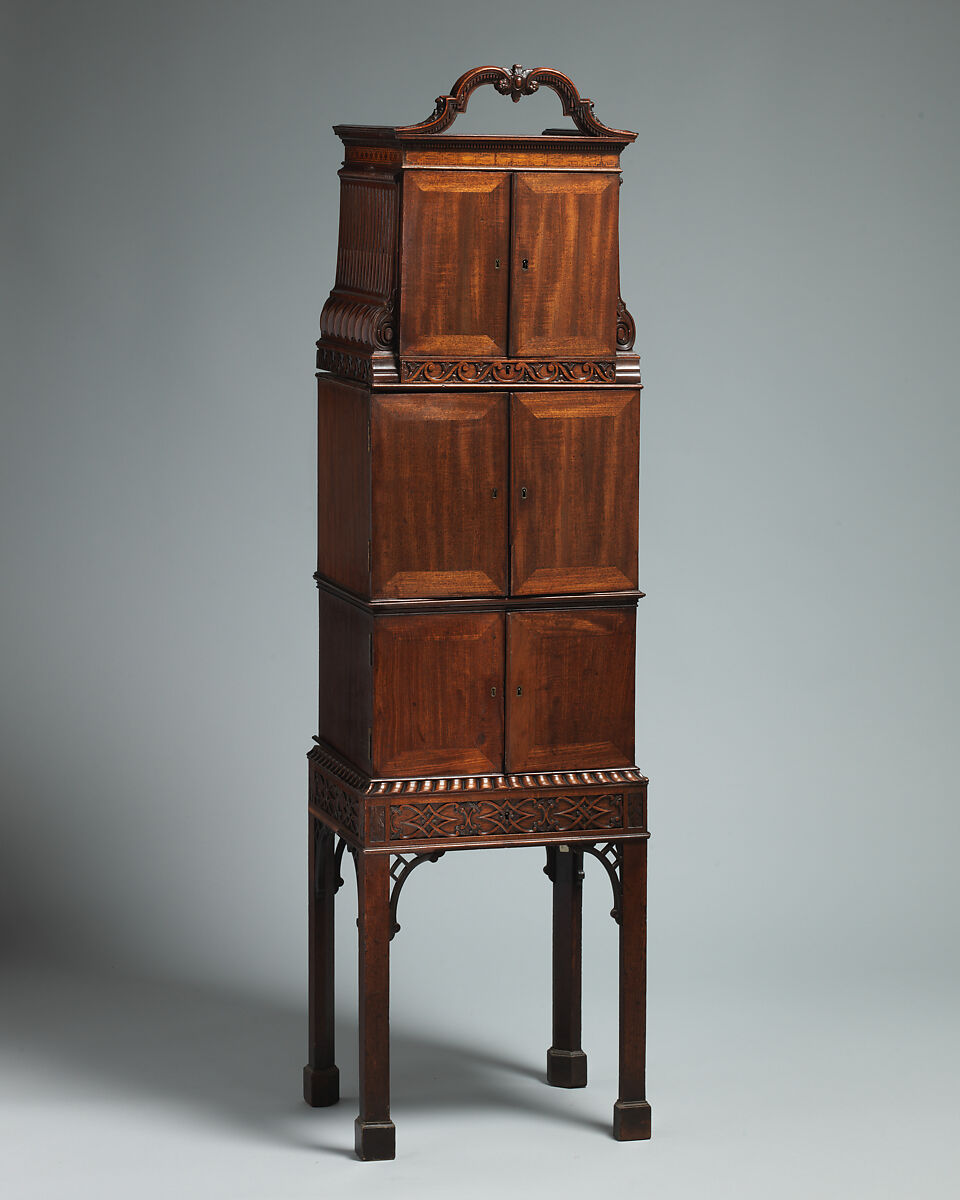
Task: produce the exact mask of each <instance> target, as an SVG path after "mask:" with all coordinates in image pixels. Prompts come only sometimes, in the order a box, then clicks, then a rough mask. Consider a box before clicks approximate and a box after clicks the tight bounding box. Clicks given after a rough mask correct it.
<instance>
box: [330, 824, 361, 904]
mask: <svg viewBox="0 0 960 1200" xmlns="http://www.w3.org/2000/svg"><path fill="white" fill-rule="evenodd" d="M344 850H349V851H350V853H351V854H352V855H353V865H354V867H356V865H357V848H356V846H353V845H351V844H350V842H348V841H347V840H346V838H343V837H338V839H337V848H336V850H335V851H334V854H333V861H334V866H335V870H336V872H337V879H336V882H335V883H334V885H333V894H334V895H336V894H337V892H339V891H340V889H341V888H342V887H343V852H344Z"/></svg>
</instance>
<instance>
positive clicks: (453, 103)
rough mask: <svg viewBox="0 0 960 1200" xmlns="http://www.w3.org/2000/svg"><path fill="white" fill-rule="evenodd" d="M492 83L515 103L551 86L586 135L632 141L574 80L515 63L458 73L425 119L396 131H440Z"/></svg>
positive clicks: (449, 124) (565, 111)
mask: <svg viewBox="0 0 960 1200" xmlns="http://www.w3.org/2000/svg"><path fill="white" fill-rule="evenodd" d="M484 84H492V85H493V86H494V87H495V88H496V89H497V91H498V92H499V93H500V94H501V95H503V96H509V97H510V99H511V100H513V102H514V103H516V102H517V101H518V100H519V99H520V98H521V97H522V96H532V95H533V93H534V92H537V91H539V90H540V87H541V85H542V86H543V87H548V88H551V89H552V90H553V91H555V92H556V93H557V95H558V96H559V97H560V102H561V104H562V105H563V112H564V116H568V117H572V119H573V123H574V125H576V127H577V129H579V130H580V132H581V133H583V134H586V135H587V136H588V137H614V138H619V139H621V140H624V141H629V142H632V141H633V140H634V139H635V138H636V136H637V135H636V134H635V133H631V132H630V131H629V130H627V129H612V128H611V127H610V126H609V125H604V124H602V123H601V122H600V121H598V120H597V118H596V117H595V116H594V115H593V101H592V100H587V99H586V98H585V97H583V96H581V95H580V93H579V92H578V91H577V89H576V87H574V84H573V81H572V80H571V79H570V78H568V76H566V75H564V74H563V72H562V71H555V70H554V69H553V68H552V67H528V68H524V67H522V66H521V65H520V64H519V63H514V65H513V66H512V67H511V68H510V70H509V71H507V70H504V68H503V67H474V68H473V70H472V71H467V72H466V73H465V74H464V75H461V76H460V78H459V79H458V80H457V82H456V83H455V84H454V85H453V87H452V88H451V89H450V92H449V94H448V95H446V96H438V97H437V106H436V108H435V109H434V111H433V113H432V114H431V115H430V116H429V117H427V119H426V120H425V121H421V122H420V123H419V124H417V125H402V126H399V127H398V128H397V133H399V134H411V133H413V134H417V133H443V132H444V131H445V130H447V129H449V128H450V126H451V125H452V124H453V122H454V121H455V120H456V118H457V116H458V114H459V113H462V112H466V110H467V102H468V101H469V99H470V95H471V93H472V92H473V91H475V89H476V88H478V87H481V86H482V85H484Z"/></svg>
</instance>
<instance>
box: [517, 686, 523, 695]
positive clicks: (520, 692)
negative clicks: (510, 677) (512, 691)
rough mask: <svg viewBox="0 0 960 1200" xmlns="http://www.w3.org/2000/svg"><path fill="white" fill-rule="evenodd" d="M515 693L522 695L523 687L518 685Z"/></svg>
mask: <svg viewBox="0 0 960 1200" xmlns="http://www.w3.org/2000/svg"><path fill="white" fill-rule="evenodd" d="M517 695H518V696H522V695H523V688H522V687H518V688H517Z"/></svg>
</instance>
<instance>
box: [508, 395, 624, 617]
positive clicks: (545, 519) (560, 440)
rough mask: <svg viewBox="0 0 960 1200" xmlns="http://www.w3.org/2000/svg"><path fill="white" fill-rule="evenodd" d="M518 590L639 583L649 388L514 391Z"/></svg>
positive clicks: (514, 569) (514, 586)
mask: <svg viewBox="0 0 960 1200" xmlns="http://www.w3.org/2000/svg"><path fill="white" fill-rule="evenodd" d="M510 419H511V436H510V445H511V458H512V467H511V472H512V480H511V509H512V512H511V524H512V529H511V543H512V544H511V591H512V592H513V594H515V595H546V594H553V593H572V592H593V591H618V590H622V589H628V588H635V587H636V586H637V506H638V493H639V486H640V393H639V391H637V390H636V389H625V390H617V391H579V392H517V393H515V394H514V395H513V396H512V397H511V407H510Z"/></svg>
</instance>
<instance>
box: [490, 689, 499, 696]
mask: <svg viewBox="0 0 960 1200" xmlns="http://www.w3.org/2000/svg"><path fill="white" fill-rule="evenodd" d="M496 694H497V689H496V688H495V687H492V688H491V689H490V695H491V696H495V695H496Z"/></svg>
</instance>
